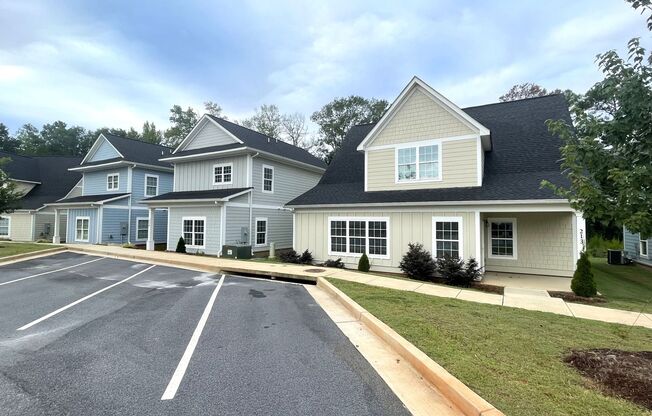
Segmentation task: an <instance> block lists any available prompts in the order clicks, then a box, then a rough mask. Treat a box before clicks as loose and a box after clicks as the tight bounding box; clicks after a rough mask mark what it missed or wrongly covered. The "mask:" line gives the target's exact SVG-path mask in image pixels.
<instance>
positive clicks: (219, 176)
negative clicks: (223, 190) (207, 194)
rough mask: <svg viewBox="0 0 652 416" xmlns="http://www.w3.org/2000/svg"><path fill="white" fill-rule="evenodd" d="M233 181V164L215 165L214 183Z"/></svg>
mask: <svg viewBox="0 0 652 416" xmlns="http://www.w3.org/2000/svg"><path fill="white" fill-rule="evenodd" d="M232 181H233V165H231V164H228V165H215V167H213V183H214V184H230V183H231V182H232Z"/></svg>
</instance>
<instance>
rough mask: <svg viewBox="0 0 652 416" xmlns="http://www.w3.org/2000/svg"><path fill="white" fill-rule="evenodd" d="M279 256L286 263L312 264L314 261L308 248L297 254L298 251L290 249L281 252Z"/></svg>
mask: <svg viewBox="0 0 652 416" xmlns="http://www.w3.org/2000/svg"><path fill="white" fill-rule="evenodd" d="M279 258H280V259H281V261H282V262H284V263H294V264H312V262H313V258H312V253H310V252H309V251H308V250H306V251H304V252H303V253H301V255H299V254H297V252H296V251H294V250H288V251H285V252H283V253H281V254H280V255H279Z"/></svg>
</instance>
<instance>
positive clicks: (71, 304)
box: [17, 265, 156, 331]
mask: <svg viewBox="0 0 652 416" xmlns="http://www.w3.org/2000/svg"><path fill="white" fill-rule="evenodd" d="M154 267H156V265H151V266H149V267H148V268H146V269H144V270H141V271H139V272H138V273H136V274H132V275H131V276H129V277H127V278H125V279H122V280H120V281H119V282H116V283H114V284H112V285H110V286H107V287H105V288H104V289H100V290H98V291H97V292H93V293H91V294H90V295H86V296H84V297H83V298H81V299H78V300H76V301H74V302H73V303H70V304H68V305H66V306H64V307H63V308H59V309H57V310H56V311H54V312H50V313H49V314H47V315H45V316H42V317H40V318H38V319H37V320H35V321H32V322H30V323H28V324H27V325H23V326H21V327H20V328H18V329H17V331H24V330H26V329H28V328H31V327H33V326H34V325H36V324H38V323H40V322H43V321H45V320H46V319H49V318H52V317H53V316H55V315H57V314H60V313H61V312H63V311H65V310H66V309H70V308H72V307H73V306H75V305H77V304H79V303H82V302H83V301H85V300H88V299H90V298H92V297H93V296H97V295H99V294H100V293H102V292H105V291H107V290H109V289H111V288H113V287H116V286H118V285H119V284H122V283H124V282H126V281H128V280H131V279H133V278H134V277H136V276H138V275H141V274H143V273H145V272H146V271H148V270H151V269H153V268H154Z"/></svg>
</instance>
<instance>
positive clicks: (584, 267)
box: [571, 251, 598, 297]
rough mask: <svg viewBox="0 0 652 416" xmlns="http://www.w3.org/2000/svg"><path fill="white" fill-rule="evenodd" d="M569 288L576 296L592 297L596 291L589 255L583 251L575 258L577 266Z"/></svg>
mask: <svg viewBox="0 0 652 416" xmlns="http://www.w3.org/2000/svg"><path fill="white" fill-rule="evenodd" d="M571 289H572V290H573V293H575V294H576V295H577V296H584V297H592V296H595V295H596V294H597V293H598V290H597V288H596V287H595V280H594V279H593V272H592V271H591V262H590V261H589V255H588V254H586V252H585V251H583V252H582V254H581V255H580V258H579V259H578V260H577V268H576V269H575V273H573V280H572V281H571Z"/></svg>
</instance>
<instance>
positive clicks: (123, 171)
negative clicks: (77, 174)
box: [83, 168, 129, 195]
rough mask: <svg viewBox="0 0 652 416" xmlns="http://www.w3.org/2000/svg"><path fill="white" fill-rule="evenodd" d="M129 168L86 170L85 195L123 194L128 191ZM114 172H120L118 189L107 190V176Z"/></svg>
mask: <svg viewBox="0 0 652 416" xmlns="http://www.w3.org/2000/svg"><path fill="white" fill-rule="evenodd" d="M128 172H129V170H128V168H118V169H107V170H98V171H94V172H84V190H83V193H84V195H102V194H122V193H126V192H128V186H127V183H128V178H129V176H128V175H129V173H128ZM112 173H119V174H120V178H119V180H118V189H112V190H110V191H107V190H106V176H107V175H109V174H112Z"/></svg>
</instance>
